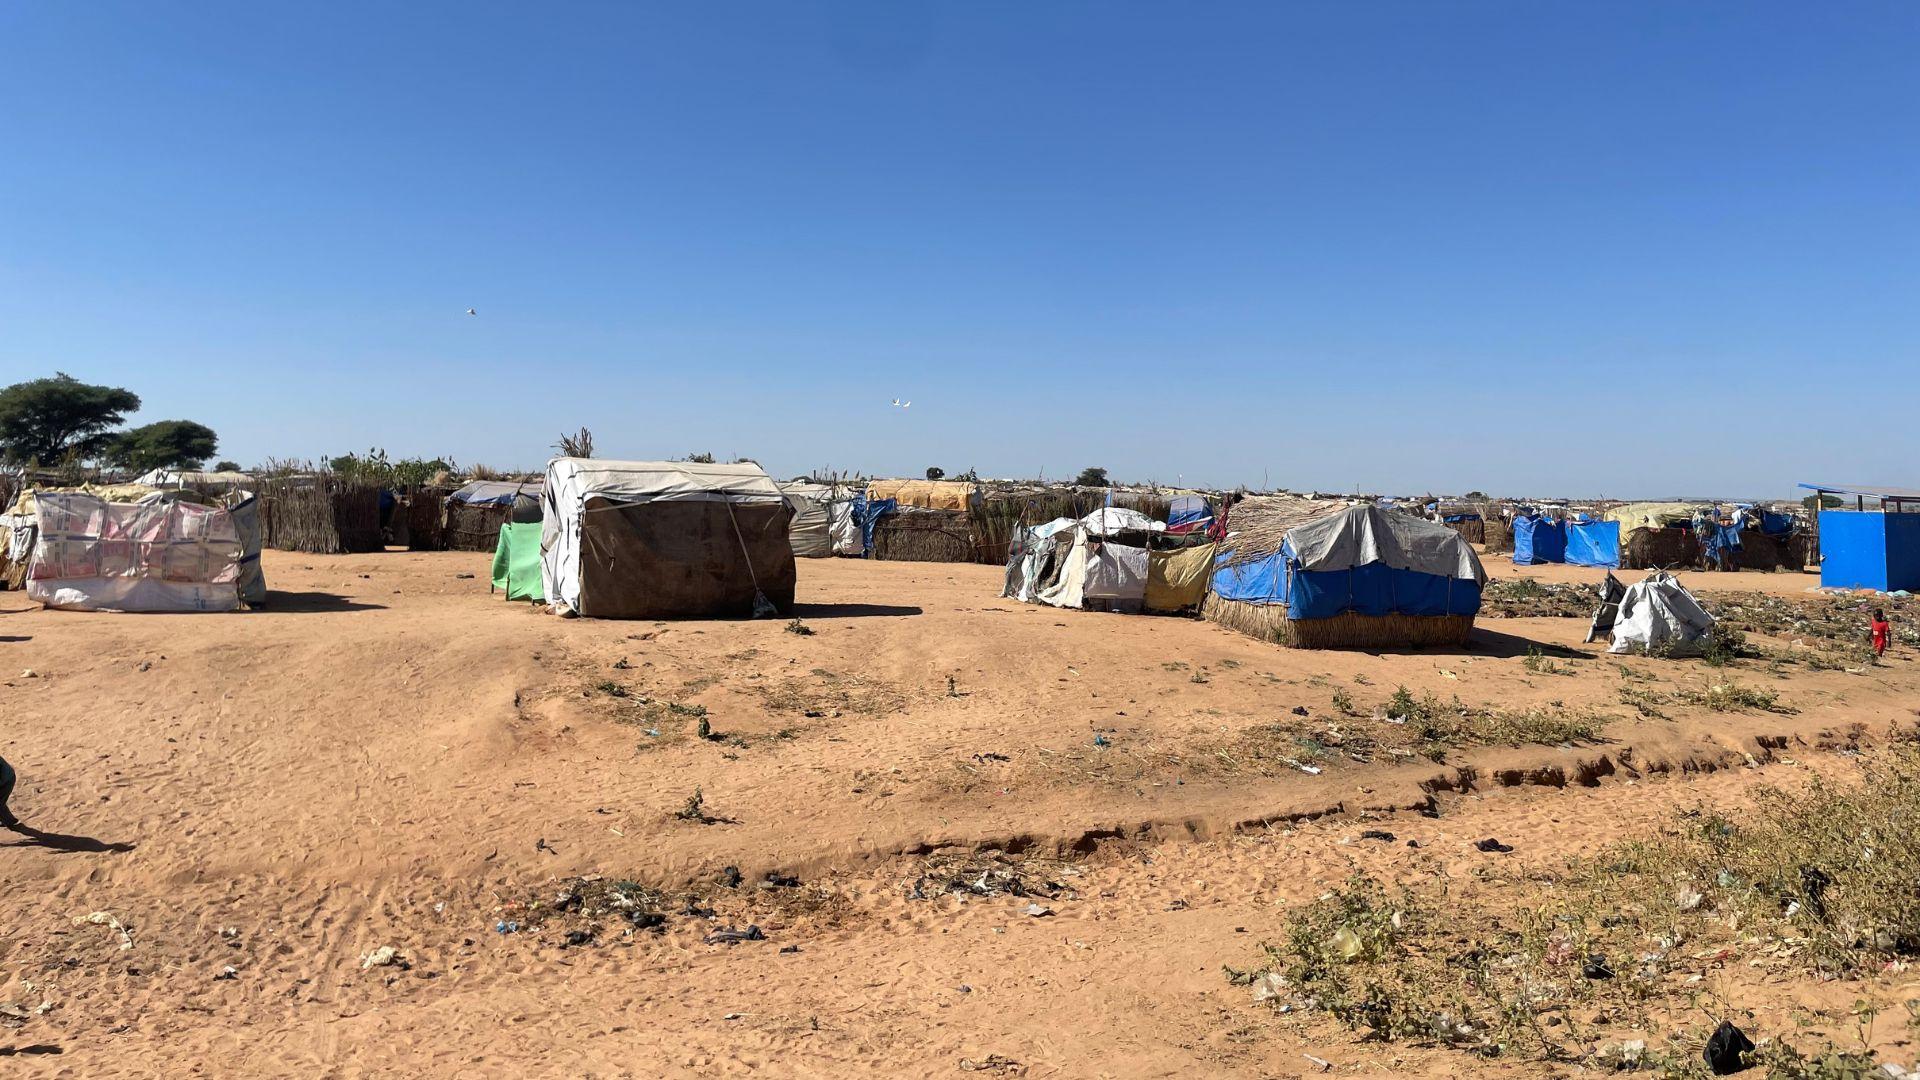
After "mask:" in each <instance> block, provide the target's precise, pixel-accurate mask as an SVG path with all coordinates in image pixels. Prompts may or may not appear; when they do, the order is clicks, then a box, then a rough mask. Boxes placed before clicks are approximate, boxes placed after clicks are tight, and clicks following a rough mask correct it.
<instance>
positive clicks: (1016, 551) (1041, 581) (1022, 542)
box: [1000, 517, 1074, 604]
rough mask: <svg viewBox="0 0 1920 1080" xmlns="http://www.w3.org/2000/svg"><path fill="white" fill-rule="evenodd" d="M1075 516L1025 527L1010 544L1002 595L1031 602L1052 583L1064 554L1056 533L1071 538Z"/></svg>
mask: <svg viewBox="0 0 1920 1080" xmlns="http://www.w3.org/2000/svg"><path fill="white" fill-rule="evenodd" d="M1073 524H1074V519H1073V518H1069V517H1062V518H1054V519H1053V520H1052V521H1049V522H1046V523H1045V524H1042V525H1029V526H1024V527H1022V528H1021V529H1020V530H1019V531H1018V532H1017V533H1015V535H1014V537H1013V539H1012V540H1011V541H1009V542H1008V545H1007V581H1006V586H1005V587H1004V588H1002V589H1001V591H1000V595H1001V596H1004V597H1007V598H1008V599H1012V600H1019V601H1021V602H1022V603H1028V604H1031V603H1033V602H1034V600H1036V599H1037V598H1038V595H1039V591H1040V589H1041V588H1042V587H1043V586H1045V585H1047V584H1050V583H1051V581H1052V578H1053V576H1054V572H1055V571H1057V569H1058V567H1057V562H1056V560H1057V558H1058V556H1059V555H1060V554H1061V549H1060V544H1059V542H1058V541H1057V540H1056V538H1057V537H1062V536H1064V537H1067V538H1071V536H1072V529H1073Z"/></svg>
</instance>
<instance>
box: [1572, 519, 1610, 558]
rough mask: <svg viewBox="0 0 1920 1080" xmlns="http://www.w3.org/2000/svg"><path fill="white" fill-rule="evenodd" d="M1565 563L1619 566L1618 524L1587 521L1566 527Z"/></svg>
mask: <svg viewBox="0 0 1920 1080" xmlns="http://www.w3.org/2000/svg"><path fill="white" fill-rule="evenodd" d="M1567 563H1568V564H1569V565H1572V566H1605V567H1608V568H1618V567H1619V565H1620V523H1619V522H1617V521H1588V522H1582V523H1580V524H1577V525H1569V526H1567Z"/></svg>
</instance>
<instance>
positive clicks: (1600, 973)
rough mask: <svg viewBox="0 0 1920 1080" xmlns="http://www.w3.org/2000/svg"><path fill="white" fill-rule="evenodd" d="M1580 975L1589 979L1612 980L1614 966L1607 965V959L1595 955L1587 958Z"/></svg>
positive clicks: (1597, 954)
mask: <svg viewBox="0 0 1920 1080" xmlns="http://www.w3.org/2000/svg"><path fill="white" fill-rule="evenodd" d="M1580 974H1582V975H1585V976H1586V977H1587V978H1589V979H1611V978H1613V965H1612V964H1609V963H1607V958H1606V957H1604V956H1601V955H1600V954H1599V953H1595V954H1594V955H1592V956H1589V957H1587V962H1586V963H1585V964H1583V965H1582V966H1581V968H1580Z"/></svg>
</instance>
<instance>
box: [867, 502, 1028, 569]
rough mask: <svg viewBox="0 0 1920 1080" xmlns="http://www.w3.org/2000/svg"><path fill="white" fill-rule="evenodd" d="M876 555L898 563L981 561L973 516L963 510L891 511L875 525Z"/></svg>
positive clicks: (874, 555) (874, 551) (874, 543)
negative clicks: (976, 543)
mask: <svg viewBox="0 0 1920 1080" xmlns="http://www.w3.org/2000/svg"><path fill="white" fill-rule="evenodd" d="M873 557H874V558H876V559H890V560H893V561H896V562H979V561H980V558H979V549H978V547H977V546H976V545H975V542H974V531H973V524H972V520H971V515H969V514H967V513H966V512H964V511H960V510H911V509H908V510H897V511H895V512H894V513H891V514H888V515H887V516H886V517H883V518H881V519H880V521H879V524H878V525H876V526H875V527H874V530H873ZM1003 558H1004V556H1003Z"/></svg>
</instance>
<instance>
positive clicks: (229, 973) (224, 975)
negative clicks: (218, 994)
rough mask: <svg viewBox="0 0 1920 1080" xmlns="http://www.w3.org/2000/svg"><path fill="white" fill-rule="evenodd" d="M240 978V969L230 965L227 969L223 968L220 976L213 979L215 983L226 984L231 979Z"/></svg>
mask: <svg viewBox="0 0 1920 1080" xmlns="http://www.w3.org/2000/svg"><path fill="white" fill-rule="evenodd" d="M239 977H240V969H239V968H236V967H234V966H233V965H232V964H228V965H227V966H226V967H223V968H221V969H220V974H218V975H215V976H214V977H213V979H214V981H215V982H224V981H227V980H230V979H237V978H239Z"/></svg>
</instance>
